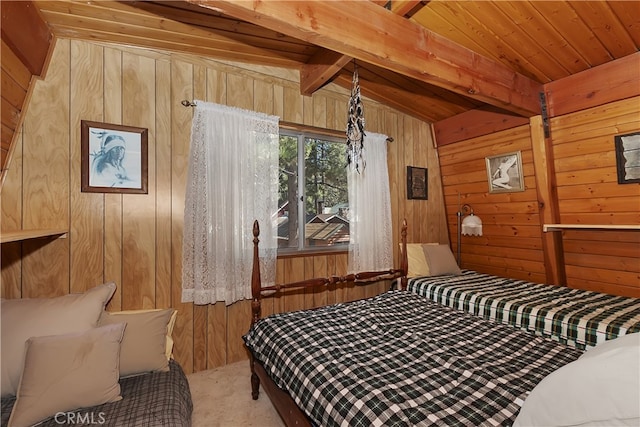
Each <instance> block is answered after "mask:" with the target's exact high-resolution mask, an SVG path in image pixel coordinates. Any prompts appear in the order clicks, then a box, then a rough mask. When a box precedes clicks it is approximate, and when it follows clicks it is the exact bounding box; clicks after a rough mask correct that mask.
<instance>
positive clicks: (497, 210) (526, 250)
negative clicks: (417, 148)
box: [438, 126, 546, 282]
mask: <svg viewBox="0 0 640 427" xmlns="http://www.w3.org/2000/svg"><path fill="white" fill-rule="evenodd" d="M513 151H520V152H521V154H522V168H523V174H524V184H525V191H523V192H514V193H494V194H491V193H489V184H488V177H487V171H486V162H485V157H487V156H495V155H500V154H503V153H510V152H513ZM438 154H439V160H440V165H441V171H442V180H443V193H444V198H445V205H446V210H447V218H448V224H449V234H450V237H451V245H452V249H453V250H454V253H455V251H456V250H457V241H458V238H457V216H456V212H457V211H458V194H459V197H460V205H463V204H465V203H467V204H469V205H470V206H471V207H472V208H473V209H474V211H475V213H476V215H478V216H479V217H480V219H481V220H482V224H483V235H482V236H481V237H477V236H462V239H461V243H462V246H461V252H462V263H461V266H462V267H463V268H467V269H471V270H476V271H480V272H483V273H488V274H495V275H499V276H506V277H513V278H517V279H522V280H531V281H534V282H545V279H546V276H545V266H544V258H543V253H542V240H541V232H542V230H541V225H540V219H539V215H538V208H537V205H538V202H537V194H536V182H535V176H534V173H535V169H534V166H533V153H532V149H531V137H530V131H529V126H518V127H516V128H513V129H508V130H504V131H501V132H497V133H493V134H490V135H485V136H480V137H476V138H472V139H468V140H465V141H461V142H457V143H455V144H449V145H445V146H442V147H439V148H438Z"/></svg>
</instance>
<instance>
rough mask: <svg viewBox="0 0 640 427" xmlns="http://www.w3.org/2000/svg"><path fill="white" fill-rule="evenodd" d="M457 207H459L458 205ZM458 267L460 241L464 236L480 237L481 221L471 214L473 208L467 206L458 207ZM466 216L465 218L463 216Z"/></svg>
mask: <svg viewBox="0 0 640 427" xmlns="http://www.w3.org/2000/svg"><path fill="white" fill-rule="evenodd" d="M458 206H460V205H459V204H458ZM457 215H458V260H457V261H458V265H460V259H461V240H462V235H463V234H464V235H465V236H482V220H481V219H480V218H478V217H477V216H476V215H475V214H474V213H473V208H472V207H471V206H469V205H468V204H466V203H465V204H464V205H462V207H458V212H457ZM465 215H466V216H465ZM463 218H464V219H463Z"/></svg>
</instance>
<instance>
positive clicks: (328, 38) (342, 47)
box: [185, 0, 542, 117]
mask: <svg viewBox="0 0 640 427" xmlns="http://www.w3.org/2000/svg"><path fill="white" fill-rule="evenodd" d="M185 1H187V2H189V3H193V4H197V5H200V6H203V7H207V8H210V9H213V10H216V11H219V12H222V13H223V14H225V15H227V16H231V17H234V18H236V19H241V20H243V21H247V22H251V23H254V24H256V25H259V26H262V27H264V28H269V29H271V30H274V31H279V32H282V33H284V34H286V35H289V36H291V37H296V38H298V39H300V40H304V41H306V42H309V43H313V44H315V45H317V46H321V47H324V48H326V49H330V50H333V51H336V52H339V53H341V54H343V55H347V56H350V57H353V58H356V59H358V60H362V61H365V62H368V63H371V64H374V65H377V66H379V67H383V68H386V69H389V70H392V71H395V72H397V73H400V74H402V75H405V76H408V77H413V78H415V79H417V80H420V81H423V82H426V83H430V84H433V85H435V86H438V87H442V88H444V89H447V90H450V91H452V92H455V93H459V94H463V95H465V96H467V97H470V98H473V99H476V100H478V101H480V102H484V103H487V104H490V105H494V106H496V107H501V108H504V109H506V110H507V111H511V112H514V113H517V114H520V115H523V116H525V117H529V116H532V115H536V114H539V113H540V102H539V92H540V91H541V90H542V85H541V84H540V83H538V82H536V81H534V80H532V79H530V78H528V77H526V76H523V75H522V74H519V73H516V72H514V71H512V70H510V69H509V68H507V67H506V66H504V65H503V64H501V63H499V62H496V61H494V60H492V59H489V58H486V57H484V56H481V55H479V54H477V53H475V52H473V51H471V50H469V49H467V48H465V47H463V46H461V45H459V44H457V43H454V42H452V41H450V40H448V39H446V38H444V37H442V36H440V35H438V34H436V33H434V32H432V31H429V30H427V29H426V28H424V27H422V26H420V25H417V24H415V23H413V22H411V21H408V20H406V19H404V18H403V17H401V16H397V15H395V14H394V13H392V12H390V11H388V10H386V9H384V8H382V7H379V6H377V5H375V4H373V3H372V2H356V1H354V2H338V1H319V0H318V1H255V2H248V1H246V0H185Z"/></svg>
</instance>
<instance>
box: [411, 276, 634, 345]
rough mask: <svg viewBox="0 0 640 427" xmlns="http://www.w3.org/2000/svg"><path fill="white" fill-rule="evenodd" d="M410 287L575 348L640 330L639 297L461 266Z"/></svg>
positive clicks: (479, 314) (447, 303)
mask: <svg viewBox="0 0 640 427" xmlns="http://www.w3.org/2000/svg"><path fill="white" fill-rule="evenodd" d="M407 288H408V290H409V291H410V292H414V293H417V294H419V295H422V296H424V297H426V298H429V299H430V300H433V301H436V302H438V303H440V304H442V305H446V306H448V307H452V308H455V309H458V310H462V311H465V312H468V313H471V314H473V315H475V316H480V317H483V318H485V319H489V320H493V321H496V322H501V323H505V324H508V325H511V326H514V327H516V328H519V329H524V330H526V331H530V332H533V333H535V334H537V335H540V336H544V337H548V338H551V339H554V340H557V341H559V342H562V343H566V344H568V345H571V346H574V347H576V348H578V349H586V348H591V347H595V346H596V345H597V344H599V343H602V342H604V341H606V340H610V339H613V338H616V337H618V336H621V335H625V334H628V333H634V332H640V299H638V298H629V297H621V296H615V295H608V294H602V293H598V292H591V291H585V290H580V289H571V288H567V287H562V286H552V285H545V284H539V283H532V282H527V281H523V280H514V279H507V278H504V277H498V276H492V275H488V274H482V273H478V272H475V271H471V270H462V271H461V273H460V274H459V275H458V274H456V275H442V276H435V277H415V278H411V279H409V280H408V285H407Z"/></svg>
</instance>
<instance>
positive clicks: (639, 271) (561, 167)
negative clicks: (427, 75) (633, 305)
mask: <svg viewBox="0 0 640 427" xmlns="http://www.w3.org/2000/svg"><path fill="white" fill-rule="evenodd" d="M602 78H604V77H602ZM639 106H640V97H638V96H634V97H631V98H628V99H622V100H619V101H612V102H607V103H605V104H603V105H599V106H595V107H591V108H585V109H582V110H580V111H576V112H572V113H567V114H563V115H558V116H557V117H553V118H552V119H551V120H550V137H549V138H548V141H546V142H545V139H544V137H543V136H542V129H541V126H542V120H541V119H540V117H539V116H538V117H533V118H532V119H531V123H530V124H528V125H520V126H517V127H514V128H511V129H507V130H501V131H498V132H493V133H490V134H488V135H483V136H478V137H475V138H470V139H466V140H463V141H459V142H455V143H451V144H446V145H444V146H441V147H439V149H438V153H439V157H440V162H441V170H442V176H443V177H442V180H443V188H444V190H443V191H444V195H445V201H446V211H447V218H448V223H449V230H450V237H451V241H452V246H453V247H454V250H455V247H456V244H457V227H456V223H457V222H456V221H457V218H456V212H457V211H458V194H459V195H460V203H462V204H464V203H468V204H470V205H471V206H472V207H473V209H474V210H475V212H476V214H477V215H478V216H479V217H480V218H481V219H482V222H483V232H484V233H483V236H482V237H473V236H463V237H462V239H461V242H462V267H463V268H468V269H473V270H477V271H480V272H485V273H489V274H497V275H501V276H507V277H513V278H517V279H523V280H532V281H534V282H543V283H554V284H566V285H568V286H570V287H575V288H580V289H590V290H597V291H601V292H608V293H613V294H617V295H628V296H634V297H640V232H638V231H620V230H607V231H602V230H588V231H584V230H583V231H563V232H562V235H561V236H558V237H559V239H558V241H557V242H556V244H557V245H559V246H558V247H557V248H554V247H553V242H552V241H551V239H550V236H548V235H547V234H548V233H543V231H542V230H543V223H544V222H545V220H544V218H543V210H544V209H550V208H552V207H553V209H554V210H557V213H556V216H557V219H556V221H553V222H559V223H563V224H604V225H627V224H631V225H634V224H635V225H637V224H640V185H639V184H623V185H622V184H618V182H617V175H616V159H615V148H614V136H615V135H620V134H626V133H631V132H637V131H639V130H640V114H639ZM545 143H548V147H549V148H548V149H543V148H541V147H542V146H544V145H545ZM518 150H519V151H521V152H522V166H523V172H524V182H525V191H524V192H513V193H499V194H490V193H489V184H488V178H487V173H486V166H485V157H486V156H493V155H496V154H501V153H508V152H511V151H518ZM546 162H550V163H552V165H553V167H551V168H547V167H545V163H546ZM549 174H550V176H549ZM547 183H549V184H548V186H549V187H551V188H552V190H553V191H548V190H547V189H545V188H543V187H546V186H547ZM554 191H555V192H557V197H556V195H555V194H553V193H554ZM544 215H546V218H547V220H546V222H548V218H549V217H550V215H549V214H548V213H544ZM551 253H554V254H555V255H550V254H551ZM555 256H558V257H560V261H558V260H556V259H554V257H555ZM556 264H558V265H559V266H558V268H560V269H561V270H562V271H561V272H560V273H559V274H558V277H559V278H560V281H563V282H564V283H558V282H555V281H554V278H553V275H550V270H552V269H553V268H556Z"/></svg>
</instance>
